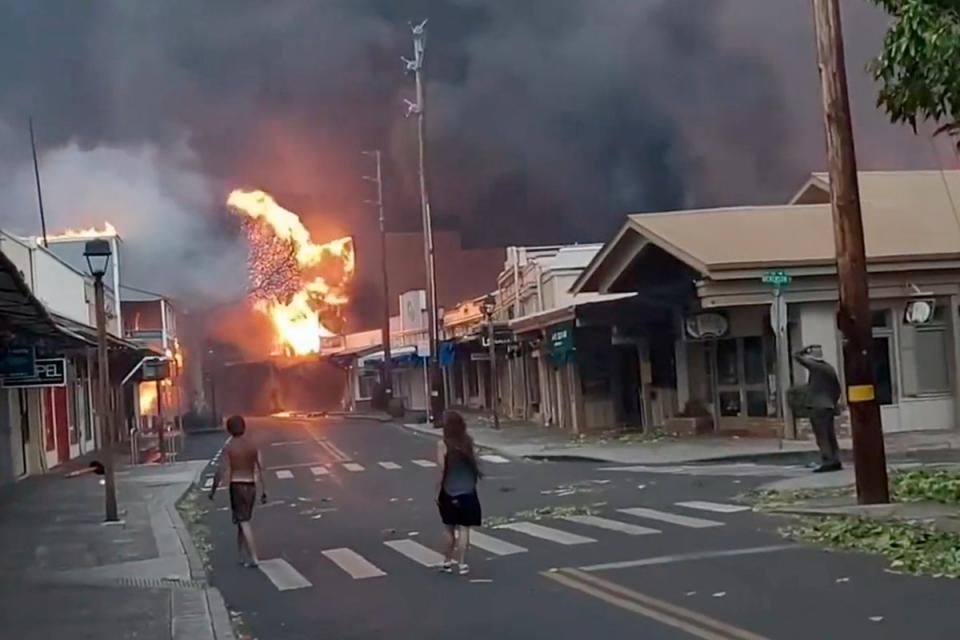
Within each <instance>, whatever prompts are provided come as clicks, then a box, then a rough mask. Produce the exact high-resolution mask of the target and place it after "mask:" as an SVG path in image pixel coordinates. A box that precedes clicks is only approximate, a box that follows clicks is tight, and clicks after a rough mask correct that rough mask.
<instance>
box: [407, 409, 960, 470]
mask: <svg viewBox="0 0 960 640" xmlns="http://www.w3.org/2000/svg"><path fill="white" fill-rule="evenodd" d="M468 425H469V429H470V433H471V434H472V435H473V438H474V440H475V441H476V443H477V444H478V445H479V446H481V447H483V448H486V449H492V450H494V451H496V452H498V453H500V454H502V455H506V456H512V457H517V458H532V459H544V460H564V459H566V460H591V461H596V462H610V463H614V464H629V465H650V464H682V463H691V462H710V461H721V460H724V461H730V460H740V461H757V462H761V461H766V462H782V463H784V464H785V463H788V462H790V463H803V462H813V461H815V460H816V458H817V454H816V452H817V447H816V444H815V443H814V442H813V441H812V440H783V441H782V442H781V441H778V440H776V439H775V438H748V437H736V436H725V437H720V436H691V437H683V438H680V437H662V438H659V439H651V440H649V441H644V440H643V439H642V437H636V438H631V437H630V436H625V437H624V438H623V440H619V439H617V438H616V437H610V438H603V437H588V438H585V439H583V440H580V439H575V438H573V437H571V435H570V434H569V433H567V432H564V431H560V430H559V429H556V428H551V427H544V426H542V425H539V424H533V423H528V422H504V423H502V426H501V429H500V430H499V431H496V430H494V429H492V428H491V426H490V422H489V420H487V419H486V418H479V417H477V416H468ZM403 426H404V427H405V428H407V429H410V430H412V431H416V432H419V433H424V434H429V435H433V436H438V437H439V434H440V431H439V430H438V429H434V428H433V427H432V425H430V424H421V423H413V422H405V423H403ZM885 440H886V443H887V453H888V456H890V457H891V458H896V457H907V458H909V457H914V456H915V455H916V454H917V453H918V452H945V451H949V452H954V450H955V453H956V454H957V457H958V459H960V432H942V431H935V432H923V431H918V432H904V433H895V434H888V435H887V436H886V438H885ZM840 446H841V449H843V450H844V451H849V450H850V449H851V447H852V443H851V441H850V439H849V438H841V439H840Z"/></svg>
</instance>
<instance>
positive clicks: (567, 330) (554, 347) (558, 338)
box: [547, 322, 576, 367]
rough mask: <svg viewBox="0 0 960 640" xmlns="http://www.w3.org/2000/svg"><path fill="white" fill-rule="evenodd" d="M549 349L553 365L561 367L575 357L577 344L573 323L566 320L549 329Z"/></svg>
mask: <svg viewBox="0 0 960 640" xmlns="http://www.w3.org/2000/svg"><path fill="white" fill-rule="evenodd" d="M547 350H548V352H549V353H550V360H551V361H552V362H553V366H555V367H559V366H562V365H564V364H566V363H567V362H569V361H570V359H571V358H572V357H573V353H574V351H576V345H575V344H574V342H573V323H572V322H564V323H562V324H556V325H553V326H552V327H549V328H548V329H547Z"/></svg>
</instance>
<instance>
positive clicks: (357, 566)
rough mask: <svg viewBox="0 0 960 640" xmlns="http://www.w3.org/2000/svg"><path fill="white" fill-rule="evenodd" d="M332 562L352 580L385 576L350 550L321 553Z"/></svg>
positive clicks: (328, 550)
mask: <svg viewBox="0 0 960 640" xmlns="http://www.w3.org/2000/svg"><path fill="white" fill-rule="evenodd" d="M321 553H323V555H325V556H326V557H327V558H329V559H330V560H332V561H333V563H334V564H335V565H337V566H338V567H340V568H341V569H343V570H344V571H346V572H347V573H349V574H350V577H351V578H353V579H354V580H363V579H365V578H379V577H380V576H385V575H387V574H386V573H384V572H383V571H381V570H380V569H378V568H377V567H376V566H375V565H374V564H372V563H371V562H369V561H367V559H366V558H364V557H363V556H361V555H360V554H359V553H356V552H355V551H353V550H351V549H327V550H326V551H323V552H321Z"/></svg>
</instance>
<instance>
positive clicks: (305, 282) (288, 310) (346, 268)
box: [227, 189, 356, 355]
mask: <svg viewBox="0 0 960 640" xmlns="http://www.w3.org/2000/svg"><path fill="white" fill-rule="evenodd" d="M227 205H228V206H229V207H230V208H231V209H232V210H233V211H234V212H236V213H237V214H238V215H241V216H244V220H245V223H244V228H245V230H246V232H247V239H248V241H249V244H250V264H249V268H250V289H251V291H250V295H251V298H252V300H253V303H254V306H255V308H256V309H257V310H258V311H260V312H262V313H264V314H265V315H266V316H267V317H269V318H270V321H271V323H272V324H273V329H274V333H275V338H276V345H275V346H276V347H277V350H278V352H281V353H286V354H293V355H307V354H310V353H318V352H319V351H320V340H321V338H324V337H330V336H333V335H335V334H334V332H333V331H331V330H330V328H329V326H328V325H329V323H330V322H331V321H333V320H335V319H339V318H340V317H341V311H342V308H343V306H344V305H346V304H347V303H348V302H349V301H350V299H349V297H348V296H347V289H348V287H349V285H350V282H351V281H352V280H353V274H354V271H355V269H356V260H355V255H354V251H353V238H350V237H346V238H340V239H338V240H332V241H330V242H325V243H322V244H315V243H314V242H313V241H312V240H311V238H310V232H309V231H307V229H306V227H304V226H303V223H302V222H301V221H300V217H299V216H298V215H297V214H295V213H293V212H292V211H289V210H287V209H284V208H283V207H281V206H280V205H279V204H277V203H276V201H275V200H274V199H273V197H272V196H271V195H270V194H268V193H265V192H263V191H243V190H240V189H237V190H234V191H233V192H232V193H231V194H230V196H229V198H227Z"/></svg>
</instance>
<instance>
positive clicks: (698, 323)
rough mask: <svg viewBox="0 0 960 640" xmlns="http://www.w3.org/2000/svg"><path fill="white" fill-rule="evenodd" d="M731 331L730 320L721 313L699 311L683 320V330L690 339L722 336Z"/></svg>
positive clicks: (707, 338)
mask: <svg viewBox="0 0 960 640" xmlns="http://www.w3.org/2000/svg"><path fill="white" fill-rule="evenodd" d="M729 331H730V322H729V321H728V320H727V318H726V316H724V315H723V314H720V313H714V312H707V313H698V314H696V315H693V316H689V317H687V318H686V319H685V320H684V321H683V332H684V335H686V337H687V339H688V340H709V339H711V338H722V337H723V336H725V335H727V333H728V332H729Z"/></svg>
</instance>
